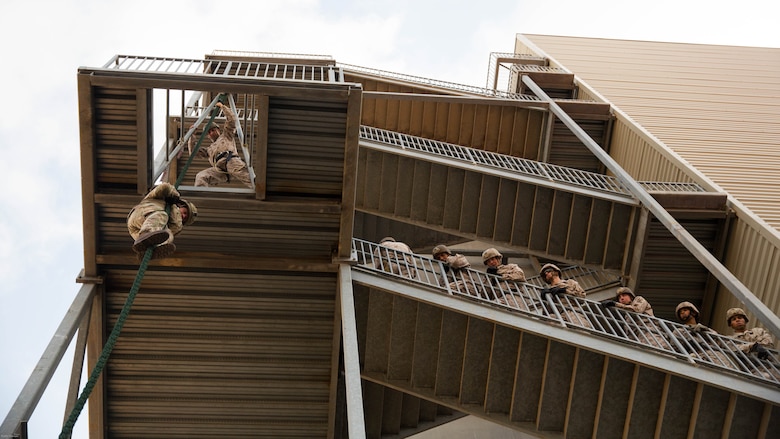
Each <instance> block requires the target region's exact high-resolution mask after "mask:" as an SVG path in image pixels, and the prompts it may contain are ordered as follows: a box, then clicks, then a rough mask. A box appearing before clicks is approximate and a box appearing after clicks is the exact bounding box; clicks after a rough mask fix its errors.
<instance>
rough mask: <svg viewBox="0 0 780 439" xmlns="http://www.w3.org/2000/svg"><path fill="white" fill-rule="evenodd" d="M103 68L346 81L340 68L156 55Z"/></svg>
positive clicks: (119, 60)
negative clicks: (343, 79)
mask: <svg viewBox="0 0 780 439" xmlns="http://www.w3.org/2000/svg"><path fill="white" fill-rule="evenodd" d="M103 68H104V69H110V70H121V71H133V72H148V73H171V74H191V75H209V76H219V77H225V76H230V77H241V78H255V79H292V80H301V81H316V82H343V81H342V78H343V74H342V73H341V72H340V71H339V70H340V68H339V67H335V66H327V65H305V64H285V63H268V62H258V61H243V60H220V59H209V60H202V59H188V58H164V57H153V56H133V55H115V56H114V57H113V58H112V59H111V60H110V61H109V62H107V63H106V64H105V65H104V66H103Z"/></svg>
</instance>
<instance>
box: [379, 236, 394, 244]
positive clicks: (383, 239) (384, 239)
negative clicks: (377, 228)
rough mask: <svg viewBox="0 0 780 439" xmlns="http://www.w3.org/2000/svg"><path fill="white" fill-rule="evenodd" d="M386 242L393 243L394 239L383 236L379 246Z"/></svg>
mask: <svg viewBox="0 0 780 439" xmlns="http://www.w3.org/2000/svg"><path fill="white" fill-rule="evenodd" d="M386 242H395V238H393V237H392V236H385V237H384V238H382V240H381V241H379V243H380V244H384V243H386Z"/></svg>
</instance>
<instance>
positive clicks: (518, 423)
mask: <svg viewBox="0 0 780 439" xmlns="http://www.w3.org/2000/svg"><path fill="white" fill-rule="evenodd" d="M356 250H357V253H358V261H359V262H358V265H357V266H356V267H355V268H354V269H353V280H354V281H355V282H356V283H357V285H356V286H355V303H356V314H357V317H356V321H357V332H358V340H359V347H360V359H361V366H362V369H361V371H362V377H363V380H364V381H369V382H372V383H376V384H381V385H383V386H385V387H387V388H390V389H394V390H398V391H401V392H404V393H407V394H411V395H414V396H416V397H419V398H423V399H426V400H430V401H434V402H436V403H439V404H443V405H447V406H449V407H452V408H453V409H456V410H459V411H461V412H464V413H468V414H471V415H475V416H479V417H482V418H485V419H489V420H492V421H494V422H497V423H500V424H502V425H506V426H510V427H512V428H515V429H518V430H521V431H527V432H544V433H545V434H546V437H558V436H556V433H557V434H558V435H560V437H567V438H580V437H582V438H586V437H588V438H589V437H599V438H602V437H604V438H611V437H617V438H619V437H632V438H633V437H636V438H643V437H647V438H652V437H686V436H687V437H690V435H693V436H694V437H729V438H743V437H744V438H753V437H765V436H766V435H768V434H770V433H769V432H771V431H776V428H778V426H780V410H778V406H777V404H778V402H780V369H779V368H778V366H779V365H778V364H777V363H774V362H765V363H763V364H762V363H756V362H755V361H756V360H754V359H750V358H748V357H746V356H744V355H743V354H741V352H739V350H738V349H736V347H735V345H734V344H733V341H731V339H728V338H725V337H715V338H714V339H710V338H707V337H706V336H703V337H704V338H702V339H700V340H698V341H697V342H690V343H689V342H687V341H685V340H686V339H685V338H679V337H680V335H679V334H681V332H680V331H684V332H682V334H688V330H686V329H684V328H683V327H681V326H680V325H678V324H676V323H672V322H668V321H664V320H659V319H653V318H650V317H643V318H637V317H636V315H635V314H633V313H628V312H623V311H615V310H614V309H611V310H607V309H605V308H602V307H601V306H600V305H599V304H596V303H590V302H589V301H587V300H574V299H571V298H563V299H560V301H558V299H555V303H554V304H552V303H548V304H546V305H547V306H546V305H545V304H544V303H543V302H544V300H545V299H543V298H540V296H538V294H537V293H536V291H538V290H536V289H535V288H536V287H533V286H531V285H526V286H523V287H520V288H518V290H519V292H517V291H516V292H515V293H514V294H515V295H518V294H519V295H520V298H519V299H517V302H510V303H509V304H506V303H499V302H498V301H496V300H495V298H496V297H497V296H500V295H501V294H502V293H501V292H496V291H495V290H493V291H492V292H489V293H488V294H487V295H485V294H484V291H486V290H487V291H490V290H491V288H490V286H489V285H490V284H489V283H487V282H484V281H483V279H482V278H484V277H485V276H486V275H485V274H484V273H483V274H477V273H474V274H473V276H474V277H473V278H472V279H474V282H475V283H477V284H478V287H477V288H476V289H471V288H468V289H462V290H460V291H452V290H448V289H447V287H446V285H444V284H442V283H441V282H439V281H438V280H436V279H437V278H436V276H435V273H436V272H437V271H439V269H440V268H441V267H438V264H439V262H437V261H432V260H428V259H426V258H420V257H419V256H414V257H412V261H413V262H411V264H410V265H412V266H414V267H415V268H416V270H417V275H416V276H415V277H414V278H411V279H408V278H404V277H403V276H402V275H398V274H390V273H385V272H383V271H381V270H379V269H377V268H374V267H375V266H387V264H377V263H376V260H377V258H378V257H379V256H377V255H379V252H378V251H377V246H376V244H372V243H367V242H362V241H357V242H356ZM393 258H395V259H396V260H404V259H403V258H401V257H400V255H398V254H397V253H396V254H390V256H389V260H388V261H386V262H388V263H390V262H392V261H393ZM425 273H433V275H430V276H429V275H428V274H425ZM478 289H482V291H483V292H482V293H480V294H474V293H473V291H475V290H478ZM497 289H498V290H503V291H504V292H505V291H507V289H506V288H500V287H499V288H497ZM540 300H541V302H539V301H540ZM534 302H535V303H537V304H539V303H541V305H538V306H534V305H532V303H534ZM575 302H576V303H575ZM518 303H520V304H526V305H527V306H517V304H518ZM556 309H558V310H560V311H561V312H563V310H566V309H569V310H575V311H576V312H577V313H580V314H581V315H583V316H586V317H587V319H588V321H589V322H590V323H591V324H592V327H590V328H584V327H581V326H579V325H571V324H567V323H566V322H565V321H563V320H561V319H560V318H559V317H558V316H559V314H558V313H556V312H555V310H556ZM650 330H655V331H657V332H658V333H659V334H661V335H660V337H661V338H663V339H664V340H666V341H668V342H669V344H668V345H665V346H662V347H659V346H657V345H650V344H649V343H647V341H646V339H632V338H631V337H630V334H639V333H642V332H647V331H650ZM694 337H699V336H694ZM705 338H706V340H705ZM716 354H717V355H716ZM726 357H727V358H729V360H728V361H729V363H728V365H726V364H725V363H719V360H716V358H726ZM724 374H726V375H728V374H732V377H731V378H726V376H725V375H724ZM760 382H763V383H765V384H760ZM366 416H367V417H369V416H376V414H369V413H367V414H366ZM383 432H384V431H383ZM370 437H380V435H379V434H377V435H374V436H370Z"/></svg>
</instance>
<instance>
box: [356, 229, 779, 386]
mask: <svg viewBox="0 0 780 439" xmlns="http://www.w3.org/2000/svg"><path fill="white" fill-rule="evenodd" d="M352 246H353V250H354V252H355V254H356V256H357V265H356V266H355V267H354V268H355V269H359V270H365V271H369V272H373V273H377V274H381V275H383V276H391V277H394V278H397V279H398V280H402V281H403V282H411V283H414V284H417V285H418V286H422V287H425V288H431V289H433V290H435V291H438V292H440V293H443V294H447V295H450V296H453V297H459V298H462V299H465V300H471V301H476V302H480V303H483V304H485V305H489V306H492V307H500V308H504V309H506V310H507V311H511V312H516V313H518V314H519V315H523V316H529V317H532V318H534V319H541V320H545V321H548V322H549V323H551V324H556V325H560V326H564V327H569V328H576V329H578V330H582V331H586V332H588V333H591V334H593V335H595V336H599V337H606V338H609V339H612V340H617V341H620V342H623V343H627V344H630V345H634V346H637V347H641V348H642V349H649V350H653V351H656V352H660V353H663V354H666V355H671V356H673V357H676V358H678V359H680V360H681V361H687V362H690V363H693V364H703V365H706V366H708V367H712V368H716V369H720V370H723V371H726V372H729V373H735V374H738V375H741V376H744V377H747V378H750V379H753V380H759V381H762V382H766V383H770V384H773V385H777V386H780V363H778V354H777V351H774V350H771V351H770V357H769V359H767V360H761V359H758V358H757V357H755V356H754V355H752V354H747V353H745V352H743V349H745V346H746V343H745V342H743V341H740V340H736V339H733V338H730V337H726V336H722V335H720V334H717V333H715V332H714V331H713V332H707V331H701V332H696V331H694V330H693V329H692V328H691V327H689V326H686V325H682V324H679V323H676V322H671V321H668V320H664V319H660V318H656V317H652V316H649V315H646V314H638V313H634V312H630V311H624V310H621V309H616V308H614V307H605V306H604V305H603V304H602V303H600V302H596V301H593V300H589V299H587V298H579V297H575V296H572V295H569V294H561V295H555V294H544V292H545V287H544V283H543V281H542V280H541V279H539V277H538V276H534V277H531V278H528V279H527V281H526V282H522V283H521V282H513V281H506V280H502V279H501V278H500V277H498V276H495V275H492V274H488V273H485V272H482V271H477V270H473V269H471V268H464V269H461V270H459V271H457V272H456V270H448V269H447V267H446V264H444V263H443V262H441V261H437V260H434V259H430V258H427V257H423V256H419V255H417V254H413V253H405V252H402V251H398V250H395V249H390V248H388V247H384V246H381V245H379V244H376V243H372V242H369V241H364V240H361V239H357V238H353V240H352ZM563 278H567V273H566V272H564V273H563Z"/></svg>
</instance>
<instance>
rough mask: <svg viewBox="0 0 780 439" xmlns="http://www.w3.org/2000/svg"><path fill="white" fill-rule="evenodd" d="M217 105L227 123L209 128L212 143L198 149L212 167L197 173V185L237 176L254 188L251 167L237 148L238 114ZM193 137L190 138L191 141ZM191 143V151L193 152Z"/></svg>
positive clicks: (220, 104)
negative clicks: (240, 155) (250, 172)
mask: <svg viewBox="0 0 780 439" xmlns="http://www.w3.org/2000/svg"><path fill="white" fill-rule="evenodd" d="M217 107H219V108H221V109H222V112H223V113H224V114H225V119H226V120H225V125H224V126H223V127H222V128H220V127H218V126H216V125H213V126H211V127H210V128H209V131H208V133H207V134H208V137H209V139H211V145H209V146H208V147H206V148H201V149H199V150H198V155H199V156H203V157H206V158H208V159H209V163H211V167H210V168H206V169H204V170H202V171H200V172H198V174H197V175H195V186H202V187H210V186H217V185H219V184H222V183H227V182H228V181H230V177H235V178H237V179H239V180H240V181H241V182H242V183H244V184H245V185H246V186H247V187H249V188H251V189H254V187H253V186H252V179H251V177H250V176H249V168H247V166H246V163H244V161H243V160H242V159H241V157H239V155H238V151H237V150H236V136H235V132H236V115H235V114H234V113H233V110H231V109H230V107H228V106H226V105H223V104H222V102H217ZM191 141H192V138H190V142H191ZM191 149H192V147H191V143H190V152H191Z"/></svg>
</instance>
